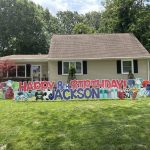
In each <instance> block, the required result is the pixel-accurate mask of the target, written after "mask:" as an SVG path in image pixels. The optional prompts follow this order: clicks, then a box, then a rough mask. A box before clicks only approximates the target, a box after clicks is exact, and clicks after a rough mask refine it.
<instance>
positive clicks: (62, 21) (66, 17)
mask: <svg viewBox="0 0 150 150" xmlns="http://www.w3.org/2000/svg"><path fill="white" fill-rule="evenodd" d="M57 18H58V22H59V26H60V33H61V34H72V33H73V28H74V26H75V25H76V24H77V23H80V22H82V20H83V18H82V16H81V15H79V14H78V12H76V11H75V12H71V11H64V12H62V11H59V12H58V13H57Z"/></svg>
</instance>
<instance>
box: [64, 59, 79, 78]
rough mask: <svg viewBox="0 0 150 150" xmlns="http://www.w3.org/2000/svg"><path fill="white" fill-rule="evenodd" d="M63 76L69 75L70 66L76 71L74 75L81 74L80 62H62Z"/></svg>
mask: <svg viewBox="0 0 150 150" xmlns="http://www.w3.org/2000/svg"><path fill="white" fill-rule="evenodd" d="M62 65H63V67H62V68H63V74H68V73H69V68H70V67H71V66H74V67H75V69H76V74H77V75H78V74H82V62H80V61H79V62H63V63H62Z"/></svg>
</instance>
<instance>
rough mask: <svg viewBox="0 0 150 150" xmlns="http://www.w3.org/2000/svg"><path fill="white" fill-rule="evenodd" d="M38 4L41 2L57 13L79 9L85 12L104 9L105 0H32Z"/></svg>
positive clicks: (53, 12) (54, 13)
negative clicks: (103, 2)
mask: <svg viewBox="0 0 150 150" xmlns="http://www.w3.org/2000/svg"><path fill="white" fill-rule="evenodd" d="M31 1H33V2H35V3H36V4H40V5H41V6H43V7H44V8H48V9H49V11H50V12H51V13H52V14H53V15H56V13H57V11H66V10H70V11H77V12H78V13H80V14H85V13H87V12H91V11H102V10H104V7H103V5H102V1H103V0H31Z"/></svg>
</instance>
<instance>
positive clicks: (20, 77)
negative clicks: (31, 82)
mask: <svg viewBox="0 0 150 150" xmlns="http://www.w3.org/2000/svg"><path fill="white" fill-rule="evenodd" d="M18 66H24V67H25V76H24V77H21V76H18ZM26 76H27V75H26V64H17V65H16V77H19V78H26Z"/></svg>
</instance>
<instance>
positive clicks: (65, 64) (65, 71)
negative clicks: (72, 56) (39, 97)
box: [63, 62, 69, 74]
mask: <svg viewBox="0 0 150 150" xmlns="http://www.w3.org/2000/svg"><path fill="white" fill-rule="evenodd" d="M63 64H64V70H63V73H64V74H68V72H69V62H64V63H63Z"/></svg>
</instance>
